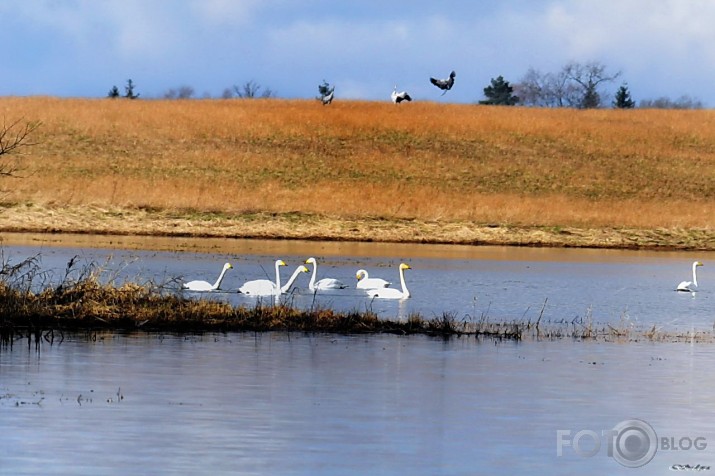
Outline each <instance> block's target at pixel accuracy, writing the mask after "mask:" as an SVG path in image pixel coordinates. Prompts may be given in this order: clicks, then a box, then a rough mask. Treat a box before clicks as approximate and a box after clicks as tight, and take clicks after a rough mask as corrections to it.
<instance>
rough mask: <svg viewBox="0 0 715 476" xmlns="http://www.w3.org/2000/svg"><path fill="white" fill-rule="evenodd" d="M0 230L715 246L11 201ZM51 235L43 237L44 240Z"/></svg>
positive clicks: (689, 232) (618, 236)
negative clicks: (48, 205) (19, 203)
mask: <svg viewBox="0 0 715 476" xmlns="http://www.w3.org/2000/svg"><path fill="white" fill-rule="evenodd" d="M0 233H2V236H1V237H2V239H3V241H5V242H6V243H13V234H16V233H41V234H47V235H48V236H51V235H53V234H54V235H58V236H59V235H62V234H78V235H98V236H110V235H117V236H143V237H147V236H150V237H196V238H260V239H290V240H324V241H355V242H385V243H432V244H460V245H506V246H543V247H575V248H609V249H653V250H693V251H712V250H715V230H712V229H709V228H702V229H690V228H689V229H685V228H659V229H647V230H645V229H632V228H599V229H593V228H577V227H539V226H534V227H528V226H510V225H501V224H480V223H472V222H454V221H451V222H450V221H425V220H417V219H414V220H404V219H403V220H397V219H392V220H385V219H375V218H369V217H368V218H359V219H335V218H331V217H326V216H319V215H309V214H300V213H284V214H265V213H257V214H244V215H224V214H215V213H203V214H197V213H180V212H172V211H154V210H146V209H104V208H96V207H62V208H46V207H39V206H16V207H9V208H5V209H3V210H2V211H1V212H0ZM52 239H53V238H48V241H52Z"/></svg>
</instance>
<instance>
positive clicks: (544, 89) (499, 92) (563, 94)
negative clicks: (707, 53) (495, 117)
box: [479, 62, 703, 109]
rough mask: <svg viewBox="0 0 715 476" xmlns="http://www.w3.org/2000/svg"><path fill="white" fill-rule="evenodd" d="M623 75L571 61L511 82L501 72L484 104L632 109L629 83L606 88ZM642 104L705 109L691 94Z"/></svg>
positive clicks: (596, 64) (531, 71) (532, 71)
mask: <svg viewBox="0 0 715 476" xmlns="http://www.w3.org/2000/svg"><path fill="white" fill-rule="evenodd" d="M620 77H621V72H620V71H617V72H610V71H609V70H608V68H607V67H606V66H605V65H604V64H602V63H599V62H589V63H577V62H569V63H567V64H566V65H564V66H563V67H562V68H561V69H560V70H558V71H557V72H546V73H544V72H542V71H539V70H536V69H534V68H529V70H528V71H527V72H526V74H525V75H524V77H523V78H522V79H521V81H519V82H518V83H515V84H514V85H510V84H509V82H508V81H506V80H504V78H503V77H502V76H499V77H497V78H495V79H492V80H491V84H490V85H489V86H487V87H486V88H484V96H485V97H486V98H487V99H486V100H483V101H479V103H480V104H494V105H504V106H513V105H517V104H518V105H522V106H530V107H550V108H558V107H567V108H576V109H595V108H603V107H609V106H610V107H614V108H618V109H631V108H634V107H636V102H635V100H633V98H632V97H631V92H630V90H629V89H628V84H627V83H621V85H620V86H619V87H618V89H617V90H616V92H615V94H614V95H613V97H612V99H611V95H610V94H609V93H608V91H607V90H606V89H605V86H606V85H609V84H612V83H613V82H615V81H616V80H617V79H618V78H620ZM638 107H640V108H644V109H645V108H650V109H702V108H703V103H702V102H701V101H700V100H698V99H695V98H691V97H690V96H681V97H680V98H678V99H675V100H672V99H670V98H668V97H660V98H657V99H643V100H641V101H640V104H639V105H638Z"/></svg>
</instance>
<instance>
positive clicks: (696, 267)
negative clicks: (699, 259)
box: [693, 263, 698, 286]
mask: <svg viewBox="0 0 715 476" xmlns="http://www.w3.org/2000/svg"><path fill="white" fill-rule="evenodd" d="M697 269H698V264H697V263H693V284H694V285H695V286H697V285H698V272H697Z"/></svg>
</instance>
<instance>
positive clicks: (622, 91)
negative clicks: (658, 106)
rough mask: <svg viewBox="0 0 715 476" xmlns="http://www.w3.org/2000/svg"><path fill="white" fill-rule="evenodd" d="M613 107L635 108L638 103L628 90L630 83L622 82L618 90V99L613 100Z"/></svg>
mask: <svg viewBox="0 0 715 476" xmlns="http://www.w3.org/2000/svg"><path fill="white" fill-rule="evenodd" d="M613 107H615V108H617V109H633V108H634V107H636V103H635V101H634V100H633V99H631V93H630V91H628V85H626V84H622V85H621V87H620V88H618V91H617V92H616V100H615V101H613Z"/></svg>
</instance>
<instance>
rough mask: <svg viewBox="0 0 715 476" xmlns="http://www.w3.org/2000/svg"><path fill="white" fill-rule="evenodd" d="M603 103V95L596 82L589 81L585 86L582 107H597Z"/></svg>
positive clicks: (580, 105)
mask: <svg viewBox="0 0 715 476" xmlns="http://www.w3.org/2000/svg"><path fill="white" fill-rule="evenodd" d="M600 104H601V95H600V94H598V91H597V90H596V84H595V83H594V82H593V81H588V82H587V83H586V87H585V88H584V92H583V98H581V104H579V107H580V108H581V109H596V108H597V107H598V106H599V105H600Z"/></svg>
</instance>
